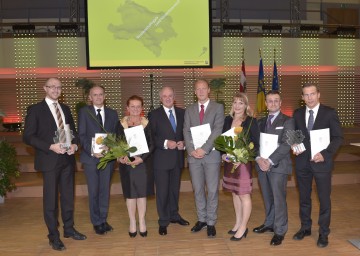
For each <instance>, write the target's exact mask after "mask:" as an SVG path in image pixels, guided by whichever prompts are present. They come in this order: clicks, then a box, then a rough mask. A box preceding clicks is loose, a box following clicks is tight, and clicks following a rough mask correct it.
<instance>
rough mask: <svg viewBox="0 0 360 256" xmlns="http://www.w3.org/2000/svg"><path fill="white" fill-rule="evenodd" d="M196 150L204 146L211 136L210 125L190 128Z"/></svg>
mask: <svg viewBox="0 0 360 256" xmlns="http://www.w3.org/2000/svg"><path fill="white" fill-rule="evenodd" d="M190 132H191V137H192V140H193V144H194V148H195V149H198V148H201V147H202V145H204V144H205V143H206V141H207V139H208V138H209V136H210V134H211V128H210V124H208V123H207V124H203V125H199V126H194V127H190Z"/></svg>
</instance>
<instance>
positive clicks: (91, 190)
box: [84, 163, 114, 226]
mask: <svg viewBox="0 0 360 256" xmlns="http://www.w3.org/2000/svg"><path fill="white" fill-rule="evenodd" d="M113 167H114V164H113V163H108V164H107V166H106V167H105V169H103V170H98V169H97V167H96V164H84V172H85V176H86V181H87V187H88V194H89V210H90V220H91V223H92V224H93V225H94V226H98V225H100V224H102V223H105V222H106V219H107V217H108V212H109V200H110V186H111V184H110V183H111V176H112V173H113Z"/></svg>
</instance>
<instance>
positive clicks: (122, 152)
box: [97, 133, 137, 169]
mask: <svg viewBox="0 0 360 256" xmlns="http://www.w3.org/2000/svg"><path fill="white" fill-rule="evenodd" d="M101 144H102V145H104V146H106V147H108V149H109V150H108V151H103V153H102V154H103V155H104V156H103V157H102V158H100V161H99V163H98V165H97V168H98V169H104V168H105V167H106V165H107V163H108V162H110V161H112V160H115V159H117V158H118V157H124V156H127V155H129V153H134V152H136V150H137V149H136V147H130V146H129V144H128V143H127V141H126V138H124V137H121V136H116V134H113V133H110V134H108V135H107V136H106V137H105V138H103V141H102V142H101Z"/></svg>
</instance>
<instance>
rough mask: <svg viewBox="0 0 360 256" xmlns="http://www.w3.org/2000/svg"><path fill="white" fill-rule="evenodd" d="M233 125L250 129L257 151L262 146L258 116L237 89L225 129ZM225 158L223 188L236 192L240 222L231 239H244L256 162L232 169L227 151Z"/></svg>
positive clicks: (231, 232) (236, 207)
mask: <svg viewBox="0 0 360 256" xmlns="http://www.w3.org/2000/svg"><path fill="white" fill-rule="evenodd" d="M232 127H242V128H243V129H244V130H245V131H247V130H248V129H250V130H249V135H250V141H251V142H253V143H254V148H255V151H257V150H258V149H259V137H260V132H259V128H258V124H257V121H256V119H255V118H253V117H252V112H251V110H250V107H249V101H248V98H247V96H246V94H244V93H236V94H235V96H234V99H233V103H232V107H231V110H230V115H228V116H226V117H225V121H224V126H223V132H226V131H228V130H230V129H231V128H232ZM222 160H223V161H224V177H223V190H224V191H228V192H231V193H232V197H233V203H234V209H235V215H236V222H235V225H234V227H233V228H232V229H231V230H229V232H228V233H229V234H230V235H233V236H232V237H231V238H230V240H232V241H240V240H241V239H242V238H243V237H246V235H247V233H248V228H247V223H248V221H249V218H250V214H251V209H252V204H251V191H252V176H251V173H252V165H251V162H248V163H247V164H241V163H237V164H236V166H237V167H236V169H235V171H234V172H233V173H232V172H231V171H232V168H233V163H232V162H230V161H229V160H228V156H227V155H226V154H222Z"/></svg>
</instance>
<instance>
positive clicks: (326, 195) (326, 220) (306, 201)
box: [296, 167, 332, 236]
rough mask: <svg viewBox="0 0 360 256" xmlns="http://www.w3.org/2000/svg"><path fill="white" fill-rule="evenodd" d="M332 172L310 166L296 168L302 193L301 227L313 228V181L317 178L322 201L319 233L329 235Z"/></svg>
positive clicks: (316, 181) (318, 192)
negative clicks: (313, 168)
mask: <svg viewBox="0 0 360 256" xmlns="http://www.w3.org/2000/svg"><path fill="white" fill-rule="evenodd" d="M331 174H332V172H317V171H314V170H312V169H311V168H310V167H309V168H307V169H303V170H296V178H297V182H298V187H299V194H300V220H301V229H302V230H304V229H311V225H312V220H311V191H312V181H313V178H314V179H315V183H316V190H317V194H318V198H319V202H320V211H319V220H318V224H319V234H321V235H325V236H327V235H329V233H330V228H329V226H330V218H331V200H330V194H331Z"/></svg>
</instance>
